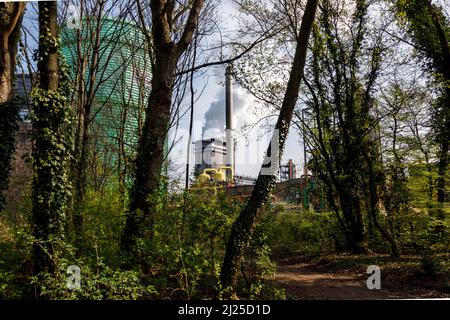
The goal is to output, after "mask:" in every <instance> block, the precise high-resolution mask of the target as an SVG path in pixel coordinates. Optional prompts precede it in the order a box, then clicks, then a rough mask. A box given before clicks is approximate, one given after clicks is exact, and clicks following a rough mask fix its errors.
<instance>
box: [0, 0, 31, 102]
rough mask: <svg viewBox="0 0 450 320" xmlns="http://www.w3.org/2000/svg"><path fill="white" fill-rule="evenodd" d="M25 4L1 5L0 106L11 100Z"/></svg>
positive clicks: (11, 3) (10, 3)
mask: <svg viewBox="0 0 450 320" xmlns="http://www.w3.org/2000/svg"><path fill="white" fill-rule="evenodd" d="M25 4H26V3H25V2H9V3H0V12H1V14H2V16H1V19H2V20H1V21H0V45H1V55H0V104H2V103H4V102H7V101H9V100H11V98H12V94H13V87H14V71H15V65H16V57H17V44H18V41H19V38H20V26H21V25H22V18H23V13H24V11H25Z"/></svg>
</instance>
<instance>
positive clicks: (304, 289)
mask: <svg viewBox="0 0 450 320" xmlns="http://www.w3.org/2000/svg"><path fill="white" fill-rule="evenodd" d="M364 270H365V269H364V268H361V266H359V267H355V268H350V269H349V268H347V269H335V268H331V269H330V270H327V268H326V267H324V266H321V265H316V264H314V263H308V262H302V263H293V264H285V265H283V264H282V265H279V267H278V272H277V273H276V275H275V276H274V277H273V278H272V279H271V282H272V283H273V284H274V285H275V286H277V287H279V288H284V289H285V291H286V298H287V299H310V300H326V299H333V300H338V299H346V300H355V299H358V300H373V299H408V298H437V297H439V298H446V297H449V295H447V294H445V293H443V292H441V291H437V290H435V288H434V287H433V286H429V285H428V283H430V281H431V280H430V279H426V280H425V281H423V279H422V280H421V279H420V277H419V278H418V277H411V276H406V277H405V279H400V278H401V277H399V274H398V270H397V272H396V273H395V274H394V273H391V272H385V273H384V275H383V272H382V281H381V289H380V290H369V289H368V288H367V285H366V280H367V277H368V275H366V274H365V271H364ZM413 282H414V283H413ZM431 282H433V283H434V281H431Z"/></svg>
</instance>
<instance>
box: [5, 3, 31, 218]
mask: <svg viewBox="0 0 450 320" xmlns="http://www.w3.org/2000/svg"><path fill="white" fill-rule="evenodd" d="M24 11H25V3H24V2H11V3H6V2H3V3H0V46H1V54H0V210H1V209H2V208H3V205H4V199H3V194H2V193H3V191H4V190H6V189H7V187H8V181H9V173H10V168H11V156H12V154H13V153H14V148H15V136H16V131H17V128H18V126H17V121H18V112H19V105H18V103H17V101H16V100H15V99H14V90H13V88H14V71H15V66H16V58H17V43H18V41H19V38H20V26H21V25H22V18H23V13H24Z"/></svg>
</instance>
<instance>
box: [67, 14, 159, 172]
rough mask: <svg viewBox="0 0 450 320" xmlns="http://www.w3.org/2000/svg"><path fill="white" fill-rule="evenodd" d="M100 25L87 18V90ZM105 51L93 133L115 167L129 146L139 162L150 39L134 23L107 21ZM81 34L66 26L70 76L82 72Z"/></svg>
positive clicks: (103, 40)
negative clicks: (147, 44)
mask: <svg viewBox="0 0 450 320" xmlns="http://www.w3.org/2000/svg"><path fill="white" fill-rule="evenodd" d="M96 24H97V21H94V20H91V21H86V20H83V21H82V23H81V30H80V31H79V33H80V37H81V42H80V44H81V48H82V50H81V52H83V54H84V57H83V58H84V60H87V64H86V65H87V68H86V71H85V77H84V78H85V81H86V83H87V84H86V85H85V87H86V88H89V84H88V79H89V74H90V72H91V71H90V70H89V67H90V66H91V65H92V59H93V56H94V55H93V50H92V47H93V44H94V43H95V42H96V39H95V38H93V37H95V36H96V33H97V32H95V30H96V28H97V26H96ZM100 30H101V32H100V38H99V43H100V49H99V51H98V56H99V59H98V64H99V65H98V66H99V67H98V70H97V71H96V81H95V85H94V88H95V96H94V99H93V104H92V110H91V117H92V118H93V120H92V126H91V129H92V130H91V132H92V134H94V135H95V136H93V137H92V139H91V141H92V142H93V143H95V144H96V145H95V150H97V151H98V155H99V157H101V159H102V161H103V162H104V163H109V164H110V165H111V166H112V167H115V163H117V159H118V157H119V156H118V154H119V152H120V148H121V146H122V144H121V142H122V141H123V146H124V149H125V153H126V154H127V157H129V158H134V156H135V153H136V147H137V142H138V136H139V135H138V130H139V126H140V124H142V123H143V121H144V119H143V116H144V112H143V110H144V108H145V105H146V101H147V97H148V95H149V93H150V89H151V69H150V59H149V56H148V51H147V50H146V47H145V45H146V42H145V39H144V35H143V34H142V33H141V32H140V30H139V28H138V27H137V26H136V25H134V24H132V23H129V22H124V21H119V20H115V19H103V20H102V21H101V22H100ZM77 32H78V31H77V30H76V29H72V28H68V27H62V28H61V48H62V53H63V55H64V56H65V58H66V61H67V62H68V64H69V68H70V74H71V76H72V77H75V76H76V74H77V70H80V69H79V68H80V65H81V63H80V61H79V55H78V49H77V48H78V41H77V39H78V36H77Z"/></svg>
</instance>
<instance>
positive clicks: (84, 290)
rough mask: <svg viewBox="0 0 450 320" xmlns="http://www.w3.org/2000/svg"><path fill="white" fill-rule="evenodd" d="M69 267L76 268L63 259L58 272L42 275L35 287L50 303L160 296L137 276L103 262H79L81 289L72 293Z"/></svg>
mask: <svg viewBox="0 0 450 320" xmlns="http://www.w3.org/2000/svg"><path fill="white" fill-rule="evenodd" d="M69 265H74V264H73V263H72V262H70V261H69V260H66V259H62V260H61V261H60V264H59V265H58V268H57V269H56V271H55V272H53V273H48V272H46V273H42V274H39V275H38V276H36V277H33V279H32V283H33V284H34V285H36V286H38V287H39V289H40V292H41V295H42V296H45V297H46V298H49V299H51V300H137V299H143V298H146V299H149V298H154V297H155V296H156V295H157V292H156V291H155V288H154V287H153V286H150V285H149V286H145V285H143V284H142V281H141V275H140V274H139V273H138V272H136V271H123V270H117V269H112V268H110V267H108V266H107V265H105V264H104V263H103V262H102V261H101V260H99V261H98V262H97V263H95V264H93V265H90V264H87V263H82V262H81V261H78V262H77V263H76V264H75V265H77V266H78V267H80V269H81V282H80V289H79V290H78V289H73V290H69V289H68V288H67V277H68V275H67V267H68V266H69Z"/></svg>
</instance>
